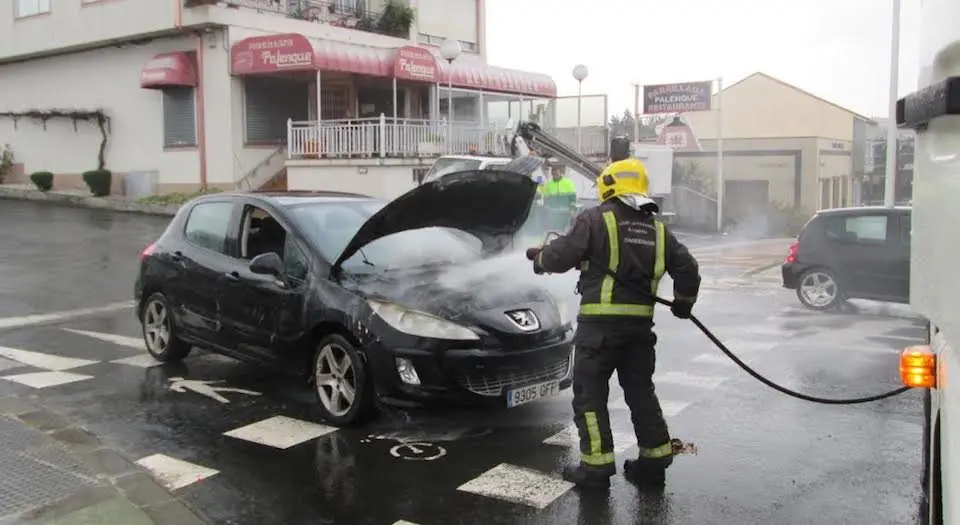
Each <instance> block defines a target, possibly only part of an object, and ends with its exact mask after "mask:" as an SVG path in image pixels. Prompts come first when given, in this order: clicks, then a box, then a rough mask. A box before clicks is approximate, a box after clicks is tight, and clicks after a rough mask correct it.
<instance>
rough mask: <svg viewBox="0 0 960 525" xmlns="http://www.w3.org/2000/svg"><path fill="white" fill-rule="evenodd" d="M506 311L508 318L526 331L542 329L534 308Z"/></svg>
mask: <svg viewBox="0 0 960 525" xmlns="http://www.w3.org/2000/svg"><path fill="white" fill-rule="evenodd" d="M505 313H506V315H507V318H508V319H510V321H512V322H513V324H515V325H517V328H519V329H521V330H523V331H524V332H532V331H534V330H539V329H540V320H539V319H537V316H536V315H535V314H534V313H533V311H532V310H510V311H509V312H505Z"/></svg>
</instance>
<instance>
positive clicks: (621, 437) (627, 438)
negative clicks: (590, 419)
mask: <svg viewBox="0 0 960 525" xmlns="http://www.w3.org/2000/svg"><path fill="white" fill-rule="evenodd" d="M543 444H545V445H556V446H558V447H579V446H580V433H579V431H578V430H577V425H574V424H570V425H567V426H566V427H563V430H561V431H560V432H557V433H556V434H554V435H552V436H550V437H548V438H547V439H544V440H543ZM636 445H637V438H636V436H635V435H634V434H633V432H620V431H617V430H614V431H613V451H614V452H615V453H617V454H621V453H623V452H626V451H628V450H630V449H631V448H633V447H634V446H636Z"/></svg>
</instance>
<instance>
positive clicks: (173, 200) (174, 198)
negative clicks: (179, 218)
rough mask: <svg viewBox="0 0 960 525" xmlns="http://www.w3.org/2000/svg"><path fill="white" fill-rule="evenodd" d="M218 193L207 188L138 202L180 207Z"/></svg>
mask: <svg viewBox="0 0 960 525" xmlns="http://www.w3.org/2000/svg"><path fill="white" fill-rule="evenodd" d="M220 191H221V190H219V189H217V188H209V189H206V190H202V191H198V192H194V193H182V192H178V193H167V194H164V195H150V196H149V197H143V198H142V199H139V201H140V202H142V203H144V204H164V205H169V204H174V205H181V204H185V203H187V202H190V201H192V200H193V199H196V198H197V197H200V196H202V195H209V194H211V193H220Z"/></svg>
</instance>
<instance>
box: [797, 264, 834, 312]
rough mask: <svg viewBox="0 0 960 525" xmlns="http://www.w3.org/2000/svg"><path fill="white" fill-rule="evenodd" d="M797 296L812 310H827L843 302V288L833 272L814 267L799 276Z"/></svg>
mask: <svg viewBox="0 0 960 525" xmlns="http://www.w3.org/2000/svg"><path fill="white" fill-rule="evenodd" d="M797 298H798V299H800V302H801V303H803V305H804V306H806V307H807V308H810V309H812V310H829V309H830V308H835V307H837V306H838V305H839V304H840V303H842V302H843V290H842V289H841V288H840V284H839V283H837V279H836V277H834V275H833V273H831V272H830V271H829V270H825V269H822V268H816V269H813V270H807V271H806V272H804V273H803V275H801V276H800V281H799V283H798V285H797Z"/></svg>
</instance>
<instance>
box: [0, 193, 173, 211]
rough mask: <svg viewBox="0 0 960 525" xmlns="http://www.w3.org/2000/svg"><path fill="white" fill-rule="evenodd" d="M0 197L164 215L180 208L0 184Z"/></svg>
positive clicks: (117, 198)
mask: <svg viewBox="0 0 960 525" xmlns="http://www.w3.org/2000/svg"><path fill="white" fill-rule="evenodd" d="M0 199H11V200H23V201H35V202H48V203H50V204H58V205H61V206H72V207H75V208H90V209H99V210H110V211H119V212H125V213H140V214H144V215H160V216H165V217H172V216H174V215H176V214H177V210H179V209H180V205H179V204H144V203H140V202H136V201H133V200H130V199H125V198H121V197H93V196H88V195H74V194H69V193H57V192H42V191H39V190H29V189H20V188H4V187H3V186H0Z"/></svg>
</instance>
